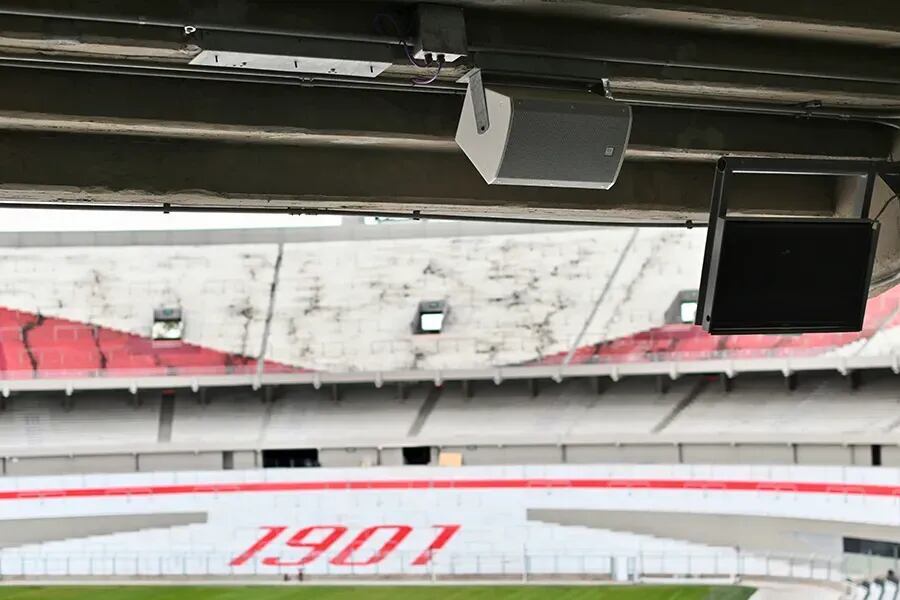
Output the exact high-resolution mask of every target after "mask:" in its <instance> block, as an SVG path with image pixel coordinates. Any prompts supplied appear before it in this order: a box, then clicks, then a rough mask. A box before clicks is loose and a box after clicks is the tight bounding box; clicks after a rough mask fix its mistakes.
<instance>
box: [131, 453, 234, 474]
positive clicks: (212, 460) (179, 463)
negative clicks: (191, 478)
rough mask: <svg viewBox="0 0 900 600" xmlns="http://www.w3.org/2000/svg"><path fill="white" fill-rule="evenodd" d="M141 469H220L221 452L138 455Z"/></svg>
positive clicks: (139, 468)
mask: <svg viewBox="0 0 900 600" xmlns="http://www.w3.org/2000/svg"><path fill="white" fill-rule="evenodd" d="M138 470H139V471H197V470H207V471H219V470H222V453H221V452H164V453H163V452H161V453H158V454H142V455H140V456H139V457H138Z"/></svg>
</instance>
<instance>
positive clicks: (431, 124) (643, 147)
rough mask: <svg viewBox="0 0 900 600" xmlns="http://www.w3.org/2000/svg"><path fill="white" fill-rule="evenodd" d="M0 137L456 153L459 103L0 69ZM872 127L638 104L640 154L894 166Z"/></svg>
mask: <svg viewBox="0 0 900 600" xmlns="http://www.w3.org/2000/svg"><path fill="white" fill-rule="evenodd" d="M0 89H4V90H7V92H6V93H4V94H2V95H0V129H11V130H30V131H52V132H67V133H100V134H103V133H110V134H131V135H144V136H153V137H172V138H186V139H219V140H228V141H238V142H243V143H285V144H329V145H333V144H347V145H354V146H359V145H360V144H367V145H370V146H371V145H376V146H383V147H387V148H391V147H393V148H408V149H413V148H420V149H425V150H427V149H440V150H454V149H455V143H454V142H453V136H454V134H455V131H456V124H457V121H458V119H459V113H460V110H461V108H462V98H461V96H459V95H455V94H416V93H408V92H387V91H377V90H376V91H372V90H362V89H336V88H321V87H320V88H315V87H295V86H290V85H275V84H258V83H238V82H222V81H204V80H190V79H176V78H167V77H163V78H157V77H144V76H125V75H108V74H103V73H71V72H60V71H45V70H31V69H16V68H7V69H0ZM892 144H893V132H892V130H891V129H890V128H888V127H884V126H882V125H878V124H874V123H865V122H850V121H840V120H833V119H829V120H825V119H817V120H810V119H798V118H795V117H788V116H767V115H751V114H742V113H727V112H713V111H699V110H690V109H672V108H662V107H646V106H636V107H635V108H634V125H633V128H632V134H631V144H630V145H631V148H632V150H631V153H630V154H631V156H632V157H641V158H648V157H649V158H666V157H667V158H672V159H678V160H685V159H687V160H692V159H693V160H712V159H714V158H715V157H717V156H718V155H720V154H723V153H728V152H731V153H751V154H764V155H765V154H774V155H795V156H831V157H835V156H840V157H859V158H880V159H883V158H886V157H887V156H888V154H889V152H890V150H891V146H892Z"/></svg>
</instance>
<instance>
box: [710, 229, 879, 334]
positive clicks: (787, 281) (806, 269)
mask: <svg viewBox="0 0 900 600" xmlns="http://www.w3.org/2000/svg"><path fill="white" fill-rule="evenodd" d="M722 225H723V227H722V229H721V231H720V232H717V235H716V238H717V239H716V240H715V242H714V243H713V245H712V248H711V249H710V251H711V253H712V255H711V256H709V257H708V264H709V267H710V270H709V273H708V276H707V278H706V282H705V283H706V285H707V289H706V290H703V292H702V293H701V297H702V298H703V299H704V301H703V304H702V306H700V307H699V310H700V311H702V317H701V318H702V321H703V327H704V329H706V330H707V331H709V332H710V333H718V334H738V333H805V332H834V331H860V330H861V329H862V325H863V317H864V316H865V309H866V299H867V297H868V291H869V281H870V279H871V276H872V263H873V260H874V256H875V244H876V242H877V239H878V228H877V226H876V225H875V224H874V223H873V222H872V221H868V220H864V219H855V220H843V219H774V218H765V219H764V218H759V219H755V218H726V219H724V221H723V222H722ZM698 316H699V315H698ZM698 320H699V319H698Z"/></svg>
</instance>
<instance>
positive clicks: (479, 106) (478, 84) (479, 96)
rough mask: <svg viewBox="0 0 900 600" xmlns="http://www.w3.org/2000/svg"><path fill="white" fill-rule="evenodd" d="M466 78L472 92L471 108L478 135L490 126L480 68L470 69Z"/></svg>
mask: <svg viewBox="0 0 900 600" xmlns="http://www.w3.org/2000/svg"><path fill="white" fill-rule="evenodd" d="M466 78H467V79H468V82H469V91H470V93H471V94H472V108H473V109H474V110H475V124H476V125H477V126H478V133H479V135H480V134H482V133H485V132H486V131H487V130H488V129H490V128H491V119H490V117H489V116H488V108H487V96H485V93H484V80H483V79H482V77H481V69H472V71H470V72H469V73H468V74H467V75H466Z"/></svg>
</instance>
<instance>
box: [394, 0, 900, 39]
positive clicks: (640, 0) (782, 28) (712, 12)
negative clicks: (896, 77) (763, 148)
mask: <svg viewBox="0 0 900 600" xmlns="http://www.w3.org/2000/svg"><path fill="white" fill-rule="evenodd" d="M409 1H410V2H412V1H414V0H409ZM459 4H464V5H466V6H468V7H484V8H491V9H492V10H496V11H508V12H510V13H528V14H532V15H544V16H550V15H556V16H567V17H580V18H583V19H589V18H594V19H606V20H615V21H621V22H631V23H635V24H643V25H658V26H666V27H681V28H686V29H705V30H718V31H722V30H725V31H733V32H740V33H742V34H757V35H765V36H784V37H797V38H801V39H802V38H806V39H817V40H831V41H840V42H856V43H865V44H872V45H878V46H895V47H896V46H898V45H900V11H898V10H897V4H896V2H894V0H870V1H869V2H867V3H866V9H865V10H860V8H859V6H857V5H854V4H852V3H847V2H827V3H826V2H783V1H781V0H681V1H679V2H671V1H667V0H557V1H556V2H546V0H466V1H465V2H459Z"/></svg>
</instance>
